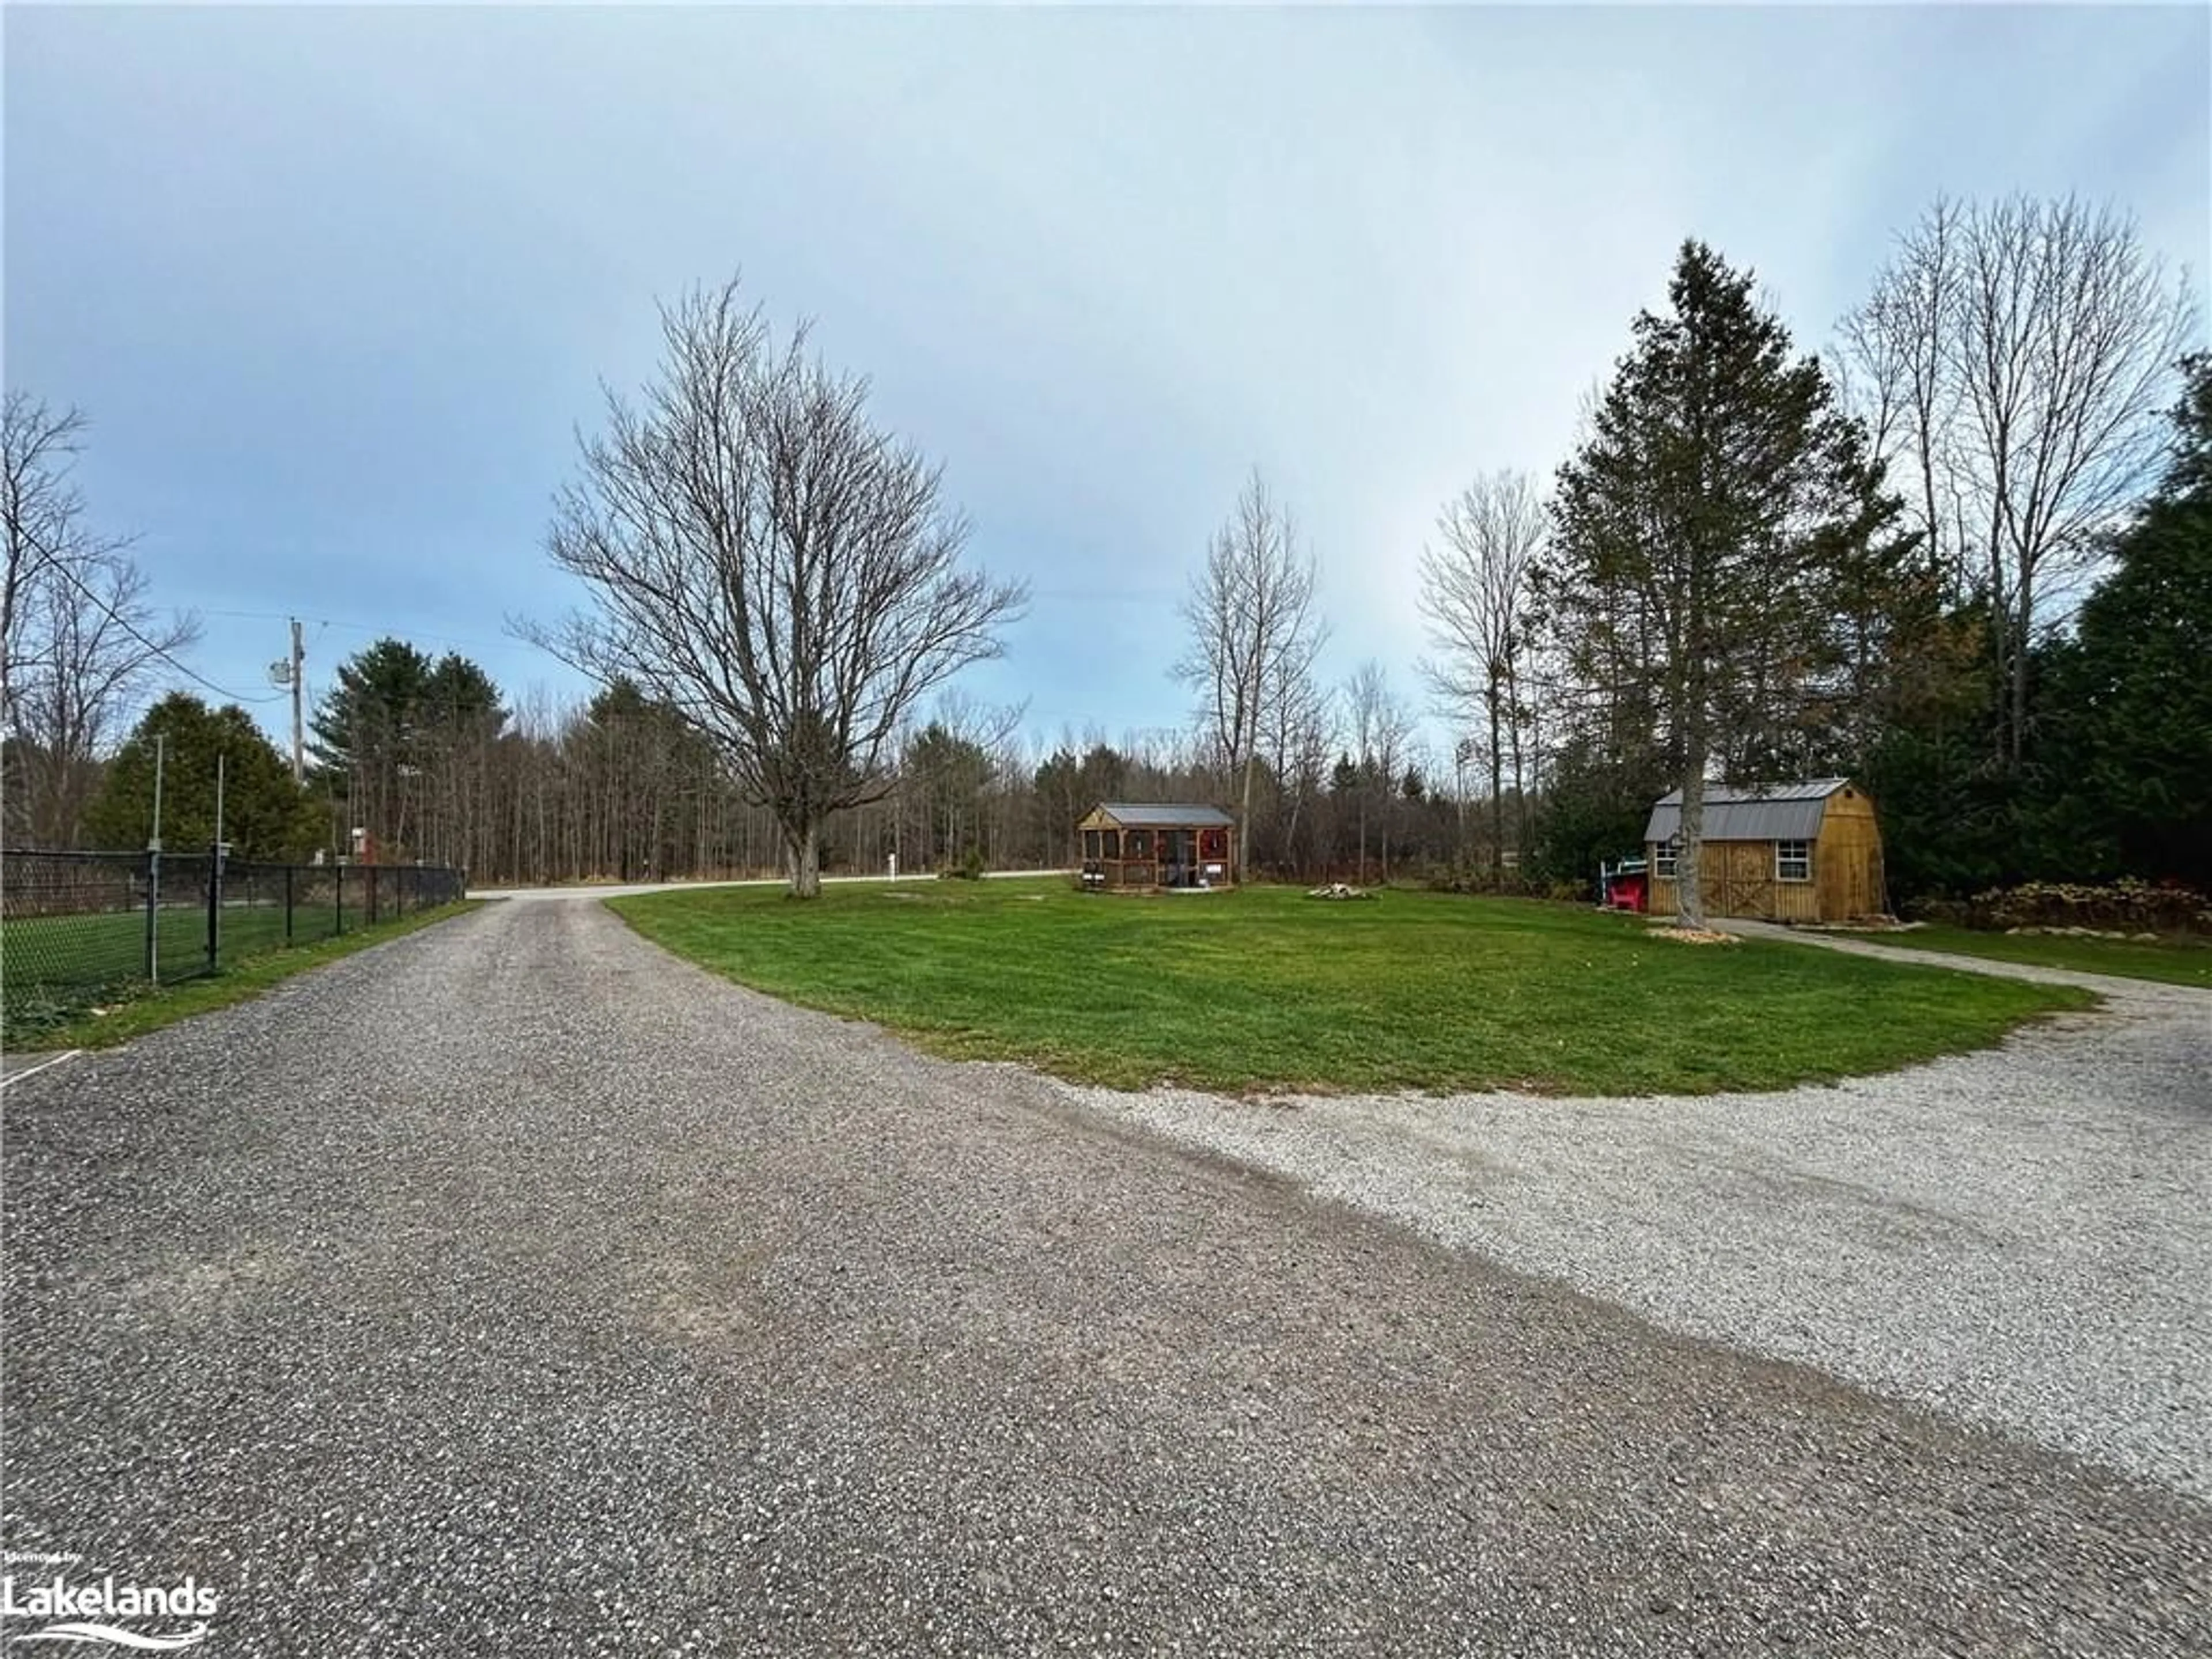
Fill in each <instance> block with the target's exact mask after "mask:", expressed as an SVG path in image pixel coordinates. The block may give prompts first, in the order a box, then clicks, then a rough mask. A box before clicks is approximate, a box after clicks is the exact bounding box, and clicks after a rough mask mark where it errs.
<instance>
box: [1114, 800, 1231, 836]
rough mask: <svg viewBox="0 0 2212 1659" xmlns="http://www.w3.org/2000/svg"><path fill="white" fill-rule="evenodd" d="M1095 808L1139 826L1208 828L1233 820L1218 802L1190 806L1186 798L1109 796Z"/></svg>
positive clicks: (1125, 823) (1221, 826) (1227, 824)
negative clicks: (1177, 800)
mask: <svg viewBox="0 0 2212 1659" xmlns="http://www.w3.org/2000/svg"><path fill="white" fill-rule="evenodd" d="M1098 810H1099V811H1102V812H1103V813H1104V814H1105V815H1106V816H1107V817H1109V818H1111V819H1113V820H1114V822H1115V823H1118V824H1121V826H1122V827H1124V828H1125V829H1126V828H1128V827H1131V826H1134V827H1135V828H1137V829H1152V828H1154V827H1158V828H1164V829H1225V828H1230V827H1231V826H1233V825H1234V824H1235V823H1236V822H1237V820H1236V819H1234V818H1232V817H1230V816H1229V814H1228V813H1226V812H1225V811H1222V810H1221V809H1220V808H1219V807H1218V806H1193V805H1189V804H1188V803H1187V802H1174V801H1149V800H1109V801H1103V802H1101V803H1100V805H1099V807H1098Z"/></svg>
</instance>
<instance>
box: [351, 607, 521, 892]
mask: <svg viewBox="0 0 2212 1659" xmlns="http://www.w3.org/2000/svg"><path fill="white" fill-rule="evenodd" d="M506 719H507V715H506V711H505V710H504V709H503V708H501V704H500V696H499V688H498V687H497V686H495V684H493V683H492V680H491V677H490V676H489V675H488V674H486V673H485V672H484V671H483V669H481V668H479V667H478V666H477V665H476V664H475V663H472V662H471V661H470V660H469V659H467V658H465V657H463V656H459V655H458V654H456V653H447V655H446V656H444V657H443V658H440V659H432V658H431V657H430V656H429V655H428V653H425V652H422V651H418V650H417V649H416V648H415V647H413V646H411V645H410V644H408V643H407V642H406V641H404V640H398V639H381V640H379V641H376V642H375V643H374V645H371V646H369V647H367V648H366V649H365V650H363V651H362V652H361V653H358V654H357V655H356V656H354V657H352V658H350V659H348V660H347V661H345V662H343V663H342V664H340V665H339V666H338V671H337V682H336V683H335V684H333V685H332V686H331V690H330V692H329V694H328V695H327V696H325V697H324V699H323V702H322V704H321V706H320V707H319V708H317V709H316V710H315V713H314V714H313V718H312V719H311V720H310V721H309V729H310V731H311V732H312V733H313V741H312V743H311V744H309V747H310V749H311V750H312V752H313V756H314V759H315V763H316V769H317V775H318V778H319V781H320V782H321V784H322V785H323V787H324V788H325V790H326V791H327V792H328V793H329V794H330V795H331V796H332V797H333V798H335V799H339V800H343V801H344V802H345V803H346V805H347V810H348V812H349V816H350V819H351V823H353V824H354V825H356V826H358V827H359V828H361V829H365V830H367V831H368V834H369V835H370V836H373V837H374V839H375V840H376V842H378V844H379V845H380V846H382V847H385V848H389V849H398V848H406V847H411V846H414V845H415V844H416V843H417V842H425V841H429V842H440V843H441V845H439V846H437V847H435V848H430V849H428V850H430V851H433V852H435V853H436V854H438V855H440V856H441V857H447V858H453V859H459V858H465V856H466V852H465V848H466V845H467V842H468V840H469V838H470V837H469V833H468V831H469V828H470V824H471V818H472V817H473V814H472V813H471V810H470V806H471V796H470V793H469V792H468V790H467V788H466V785H467V782H468V779H469V776H470V774H471V768H472V766H473V767H474V769H478V770H480V769H481V761H482V757H483V750H485V748H486V747H487V746H488V745H489V744H491V743H492V742H493V741H495V739H496V738H497V737H498V735H499V732H500V730H501V727H502V726H503V725H504V724H505V721H506ZM444 843H452V844H451V845H446V844H444Z"/></svg>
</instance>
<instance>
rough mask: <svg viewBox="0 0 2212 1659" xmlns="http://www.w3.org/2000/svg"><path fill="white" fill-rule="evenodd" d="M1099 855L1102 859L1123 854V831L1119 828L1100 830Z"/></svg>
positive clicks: (1113, 857)
mask: <svg viewBox="0 0 2212 1659" xmlns="http://www.w3.org/2000/svg"><path fill="white" fill-rule="evenodd" d="M1098 856H1099V857H1100V858H1102V859H1118V858H1120V857H1121V831H1120V830H1119V829H1101V830H1100V831H1099V832H1098Z"/></svg>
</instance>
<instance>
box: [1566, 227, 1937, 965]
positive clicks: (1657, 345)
mask: <svg viewBox="0 0 2212 1659" xmlns="http://www.w3.org/2000/svg"><path fill="white" fill-rule="evenodd" d="M1634 332H1635V346H1634V349H1632V351H1631V352H1630V354H1629V355H1628V356H1626V358H1624V359H1623V360H1622V361H1621V362H1620V364H1619V366H1618V368H1616V370H1615V373H1614V375H1613V383H1612V386H1611V387H1610V388H1609V389H1608V391H1607V394H1606V396H1605V398H1604V399H1603V401H1602V402H1601V404H1600V405H1599V406H1598V408H1597V409H1596V410H1595V414H1594V415H1593V416H1592V419H1591V422H1590V430H1589V435H1588V437H1587V438H1586V440H1585V441H1584V442H1583V446H1582V448H1581V450H1580V452H1579V453H1577V455H1576V456H1575V457H1574V459H1571V460H1570V461H1569V462H1568V463H1567V464H1566V465H1565V466H1563V467H1562V468H1560V470H1559V488H1558V492H1557V495H1556V498H1555V501H1554V507H1553V513H1554V530H1555V534H1554V537H1553V544H1552V547H1551V550H1550V551H1549V554H1548V555H1547V568H1546V569H1545V572H1544V576H1545V580H1544V583H1543V586H1544V590H1545V593H1546V596H1547V608H1548V614H1549V615H1550V617H1552V619H1553V623H1554V625H1555V626H1557V627H1558V628H1559V629H1560V633H1561V639H1562V643H1563V645H1564V647H1565V651H1566V653H1567V658H1568V660H1569V662H1570V664H1571V665H1574V666H1575V667H1577V668H1578V669H1579V670H1580V671H1581V672H1582V673H1583V676H1584V677H1585V678H1589V679H1592V680H1599V679H1610V680H1613V681H1615V682H1616V683H1617V682H1618V680H1619V679H1620V678H1624V677H1625V678H1627V679H1629V680H1632V681H1634V682H1638V683H1639V684H1638V689H1639V690H1641V691H1642V692H1643V693H1644V694H1645V695H1648V696H1649V697H1650V701H1651V702H1652V703H1653V705H1654V706H1655V712H1656V714H1657V716H1658V718H1659V720H1662V721H1663V723H1664V724H1665V726H1666V727H1667V732H1668V745H1667V746H1668V749H1669V750H1671V752H1672V754H1673V756H1674V758H1675V761H1676V764H1677V767H1678V769H1679V776H1680V783H1681V787H1682V839H1683V842H1684V845H1683V848H1682V850H1681V855H1680V860H1679V862H1678V869H1679V872H1680V878H1679V891H1680V905H1681V916H1682V921H1683V922H1684V924H1685V925H1686V926H1689V927H1700V926H1702V925H1703V924H1704V920H1705V912H1704V902H1703V895H1702V893H1701V892H1700V890H1699V871H1698V858H1699V847H1700V844H1701V841H1702V836H1703V831H1704V809H1705V774H1706V771H1707V769H1708V768H1710V767H1711V766H1712V765H1713V763H1715V762H1716V761H1723V762H1730V763H1740V765H1741V767H1743V768H1745V769H1749V770H1752V771H1760V770H1765V769H1767V768H1769V767H1779V766H1782V765H1784V764H1787V763H1790V761H1791V760H1793V759H1794V758H1796V756H1797V755H1798V754H1799V753H1800V752H1802V750H1803V749H1804V748H1805V747H1806V746H1807V745H1806V741H1805V740H1806V739H1807V738H1808V736H1809V735H1810V734H1811V733H1813V732H1816V731H1817V730H1818V729H1820V726H1823V725H1824V724H1828V723H1832V721H1833V720H1834V719H1835V709H1836V705H1837V703H1838V700H1839V699H1847V698H1848V697H1849V696H1850V694H1851V692H1850V666H1851V664H1852V661H1853V652H1852V650H1851V643H1852V641H1851V629H1852V623H1853V618H1854V615H1855V612H1856V611H1857V610H1858V609H1859V608H1860V606H1861V605H1862V604H1863V596H1864V595H1865V594H1867V593H1868V592H1874V591H1878V590H1879V589H1880V587H1881V574H1882V572H1883V571H1884V570H1885V569H1886V568H1889V567H1891V566H1893V565H1894V563H1895V562H1896V559H1897V557H1898V556H1899V553H1900V552H1901V551H1902V549H1901V547H1900V545H1899V538H1897V537H1896V536H1895V535H1894V534H1893V531H1892V528H1891V526H1892V524H1893V520H1895V518H1896V516H1897V514H1898V512H1899V507H1898V503H1897V502H1896V501H1894V500H1893V498H1891V497H1888V496H1887V495H1884V494H1883V493H1882V491H1881V470H1880V466H1879V465H1878V463H1876V462H1875V461H1874V460H1873V459H1872V458H1871V457H1870V455H1869V451H1868V446H1867V441H1866V437H1865V434H1864V431H1863V428H1861V427H1860V426H1859V425H1858V423H1857V422H1855V421H1853V420H1851V419H1850V418H1849V417H1848V416H1845V415H1844V414H1843V413H1842V412H1841V411H1840V410H1838V407H1837V405H1836V401H1835V397H1834V393H1833V392H1832V388H1831V386H1830V385H1829V382H1828V380H1827V377H1826V375H1825V374H1823V373H1822V371H1821V368H1820V364H1819V363H1818V362H1816V361H1815V360H1814V359H1813V358H1810V357H1796V358H1793V356H1792V354H1791V346H1790V334H1789V331H1787V330H1786V329H1785V328H1784V326H1783V325H1782V324H1781V322H1780V320H1779V319H1777V318H1775V317H1774V316H1772V315H1771V314H1770V313H1767V312H1766V311H1765V310H1763V309H1762V308H1761V307H1759V304H1758V303H1757V301H1755V300H1754V298H1753V277H1752V275H1751V273H1750V272H1748V271H1744V272H1738V271H1735V270H1731V269H1729V266H1728V265H1727V264H1725V263H1724V262H1723V260H1722V259H1721V258H1720V257H1719V256H1718V255H1717V254H1716V253H1715V252H1713V251H1712V250H1711V248H1709V247H1707V246H1705V244H1703V243H1701V242H1698V241H1690V242H1687V243H1685V244H1684V246H1683V248H1682V251H1681V254H1680V258H1679V259H1678V261H1677V263H1676V265H1675V270H1674V279H1673V281H1672V282H1671V283H1670V284H1669V285H1668V313H1666V314H1663V315H1661V314H1655V313H1651V312H1648V311H1647V312H1644V313H1641V314H1640V315H1639V316H1638V318H1637V319H1636V322H1635V325H1634ZM1631 630H1633V632H1634V634H1635V638H1634V639H1633V640H1632V641H1626V640H1624V638H1623V635H1624V634H1625V633H1626V632H1628V631H1631ZM1615 689H1616V691H1617V684H1616V688H1615Z"/></svg>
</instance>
